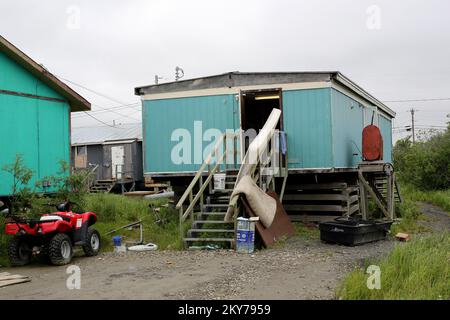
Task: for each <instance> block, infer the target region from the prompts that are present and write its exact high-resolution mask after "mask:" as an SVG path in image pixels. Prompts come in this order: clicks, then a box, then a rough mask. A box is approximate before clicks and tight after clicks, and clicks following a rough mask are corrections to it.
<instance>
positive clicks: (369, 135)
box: [362, 125, 383, 161]
mask: <svg viewBox="0 0 450 320" xmlns="http://www.w3.org/2000/svg"><path fill="white" fill-rule="evenodd" d="M362 153H363V159H364V160H365V161H377V160H383V137H382V136H381V132H380V129H378V127H377V126H374V125H369V126H367V127H365V128H364V130H363V133H362Z"/></svg>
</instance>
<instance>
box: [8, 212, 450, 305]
mask: <svg viewBox="0 0 450 320" xmlns="http://www.w3.org/2000/svg"><path fill="white" fill-rule="evenodd" d="M423 210H424V212H425V213H426V214H427V216H428V217H429V219H427V224H428V225H429V226H430V227H431V228H433V229H434V227H433V226H436V228H439V229H442V226H444V227H443V228H444V229H445V230H447V231H448V230H449V227H448V226H449V222H450V218H449V215H448V214H445V213H444V214H442V211H440V210H439V209H437V208H436V207H432V206H431V207H430V206H429V205H423ZM436 211H438V212H436ZM427 212H428V213H427ZM395 245H401V244H400V243H398V242H395V241H392V240H385V241H379V242H375V243H370V244H366V245H363V246H357V247H344V246H339V245H330V244H324V243H322V242H320V240H319V239H317V238H314V237H313V238H311V239H305V238H299V237H294V238H291V239H289V240H288V241H287V242H286V244H285V245H284V246H283V247H281V248H273V249H268V250H261V251H258V252H255V253H254V254H251V255H247V254H239V253H236V252H234V251H230V250H218V251H182V252H180V251H157V252H147V253H132V252H128V253H126V254H121V255H118V254H113V253H108V254H102V255H100V256H98V257H93V258H84V257H78V258H75V259H74V261H73V264H76V265H78V266H79V267H80V270H81V289H79V290H69V289H67V287H66V280H67V277H68V276H69V275H68V274H66V266H65V267H53V266H44V265H39V264H33V265H30V266H27V267H21V268H12V269H11V268H1V269H0V272H11V273H15V274H22V275H27V276H30V277H31V278H32V281H31V282H29V283H24V284H19V285H14V286H10V287H4V288H0V298H1V299H180V298H181V299H333V298H334V292H335V288H336V286H337V285H338V284H339V281H340V279H342V277H343V276H344V275H345V274H346V273H347V272H349V271H351V270H352V269H353V268H354V267H355V266H360V265H363V263H364V261H365V260H367V259H371V258H376V257H381V256H383V255H385V254H386V253H388V252H390V250H392V248H393V247H394V246H395Z"/></svg>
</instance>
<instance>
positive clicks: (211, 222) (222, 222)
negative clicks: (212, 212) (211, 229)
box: [192, 220, 234, 225]
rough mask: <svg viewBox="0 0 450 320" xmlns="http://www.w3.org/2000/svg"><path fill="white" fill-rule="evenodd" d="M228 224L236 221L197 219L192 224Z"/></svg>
mask: <svg viewBox="0 0 450 320" xmlns="http://www.w3.org/2000/svg"><path fill="white" fill-rule="evenodd" d="M207 223H208V224H209V223H210V224H228V225H233V224H234V222H228V221H218V220H195V221H194V222H193V223H192V224H207Z"/></svg>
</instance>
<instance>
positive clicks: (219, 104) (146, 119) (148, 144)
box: [142, 95, 238, 173]
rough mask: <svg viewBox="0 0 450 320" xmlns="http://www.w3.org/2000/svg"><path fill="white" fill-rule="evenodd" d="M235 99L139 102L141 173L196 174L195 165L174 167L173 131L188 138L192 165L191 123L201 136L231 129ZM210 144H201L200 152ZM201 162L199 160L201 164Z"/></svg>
mask: <svg viewBox="0 0 450 320" xmlns="http://www.w3.org/2000/svg"><path fill="white" fill-rule="evenodd" d="M235 109H236V102H235V95H217V96H204V97H189V98H179V99H164V100H147V101H144V102H143V117H142V119H143V127H144V172H145V173H162V172H183V171H196V170H198V168H199V166H200V165H199V164H194V163H192V164H175V163H173V161H172V160H171V152H172V149H173V147H174V146H175V145H177V144H178V142H177V141H171V136H172V132H173V131H174V130H176V129H180V128H184V129H187V130H188V131H189V132H190V134H191V142H192V143H191V159H192V162H194V122H195V121H202V129H203V133H204V132H205V131H206V130H207V129H209V128H216V129H219V130H220V131H222V132H224V131H225V130H226V129H234V128H235V123H236V117H235V116H234V113H233V112H238V110H235ZM209 144H210V142H203V148H205V147H206V146H207V145H209ZM202 161H203V160H202Z"/></svg>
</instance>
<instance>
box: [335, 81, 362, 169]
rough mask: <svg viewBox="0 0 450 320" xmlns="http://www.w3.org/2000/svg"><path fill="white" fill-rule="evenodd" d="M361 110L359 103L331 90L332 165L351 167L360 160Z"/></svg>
mask: <svg viewBox="0 0 450 320" xmlns="http://www.w3.org/2000/svg"><path fill="white" fill-rule="evenodd" d="M363 112H364V107H363V106H362V105H361V104H360V103H358V102H357V101H355V100H353V99H352V98H350V97H348V96H346V95H344V94H343V93H341V92H339V91H337V90H335V89H332V90H331V114H332V119H333V121H332V126H333V155H334V164H333V166H334V167H338V168H352V167H356V166H357V164H358V162H360V161H361V159H362V158H361V149H362V147H361V144H362V130H363V122H364V114H363Z"/></svg>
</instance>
